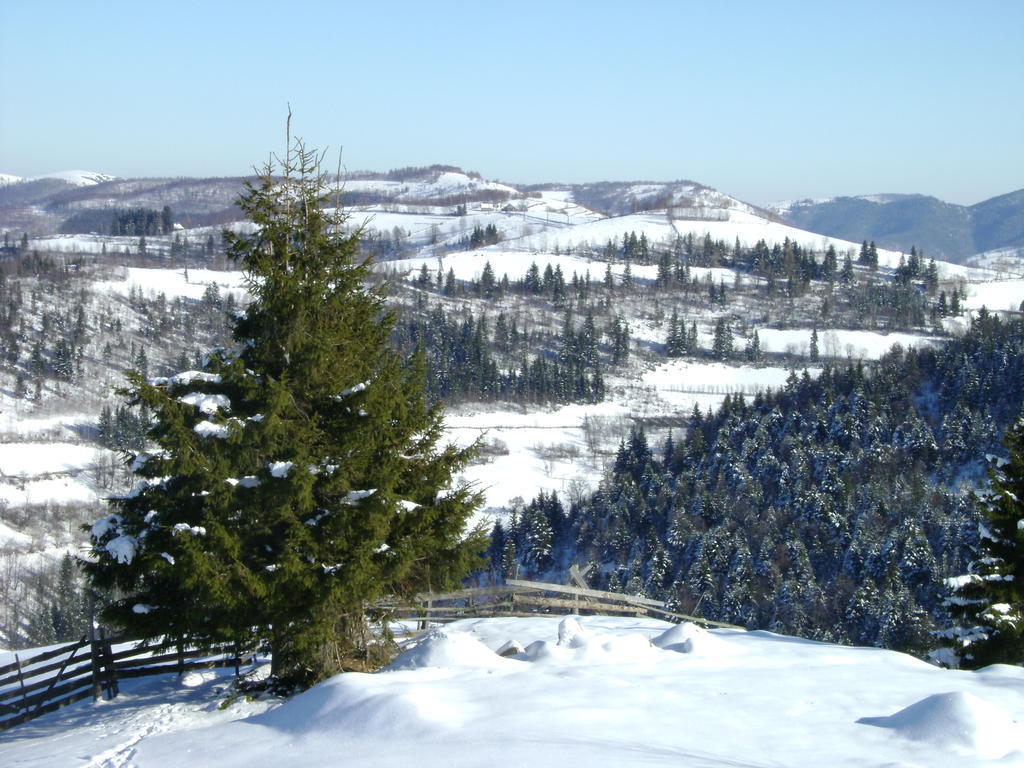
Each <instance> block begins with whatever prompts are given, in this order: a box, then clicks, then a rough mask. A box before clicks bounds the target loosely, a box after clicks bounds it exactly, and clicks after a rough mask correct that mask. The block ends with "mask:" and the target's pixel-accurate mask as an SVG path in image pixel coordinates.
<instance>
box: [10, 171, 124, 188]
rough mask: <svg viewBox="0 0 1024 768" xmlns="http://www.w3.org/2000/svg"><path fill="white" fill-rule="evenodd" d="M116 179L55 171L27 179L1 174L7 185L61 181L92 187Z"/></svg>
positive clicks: (88, 173) (75, 172) (102, 175)
mask: <svg viewBox="0 0 1024 768" xmlns="http://www.w3.org/2000/svg"><path fill="white" fill-rule="evenodd" d="M116 178H117V177H116V176H111V175H110V174H107V173H100V172H99V171H54V172H53V173H43V174H40V175H39V176H29V177H27V178H21V177H18V176H8V175H7V174H0V181H2V183H7V184H13V183H16V182H19V181H39V180H41V179H59V180H61V181H66V182H67V183H68V184H73V185H74V186H76V187H91V186H93V185H95V184H102V183H103V182H105V181H113V180H114V179H116Z"/></svg>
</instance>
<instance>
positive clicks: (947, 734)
mask: <svg viewBox="0 0 1024 768" xmlns="http://www.w3.org/2000/svg"><path fill="white" fill-rule="evenodd" d="M857 722H858V723H863V724H864V725H874V726H877V727H879V728H891V729H892V730H894V731H895V732H896V733H897V734H899V735H900V736H903V737H904V738H907V739H911V740H913V741H926V742H931V743H933V744H937V745H940V746H943V747H946V748H953V749H960V750H965V751H967V752H969V753H972V754H975V755H977V756H979V757H983V758H986V759H995V758H1001V757H1004V756H1006V755H1007V754H1008V753H1011V752H1015V751H1019V752H1021V758H1022V760H1024V728H1022V727H1021V726H1020V725H1018V724H1017V723H1016V722H1015V721H1014V720H1013V719H1012V718H1011V717H1010V716H1009V715H1008V714H1007V713H1006V712H1005V711H1003V710H1002V709H1000V708H999V707H997V706H996V705H995V704H992V703H990V702H988V701H985V699H982V698H979V697H978V696H975V695H973V694H970V693H964V692H961V691H954V692H951V693H936V694H934V695H932V696H928V697H927V698H924V699H921V701H918V702H917V703H915V704H911V705H910V706H909V707H906V708H905V709H901V710H900V711H899V712H897V713H896V714H894V715H889V716H888V717H862V718H860V719H859V720H858V721H857Z"/></svg>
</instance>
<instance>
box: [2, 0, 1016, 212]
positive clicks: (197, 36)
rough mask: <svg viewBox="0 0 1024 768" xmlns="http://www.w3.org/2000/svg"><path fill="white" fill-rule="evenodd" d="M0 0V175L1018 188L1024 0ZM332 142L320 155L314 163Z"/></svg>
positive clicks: (863, 189) (954, 195) (804, 192)
mask: <svg viewBox="0 0 1024 768" xmlns="http://www.w3.org/2000/svg"><path fill="white" fill-rule="evenodd" d="M288 6H289V7H288V9H286V8H285V4H284V3H279V2H261V1H260V0H254V1H251V2H245V3H241V2H237V3H236V2H217V1H216V0H210V1H209V2H206V3H192V2H187V1H186V2H176V3H146V2H131V3H122V2H94V3H84V2H46V1H45V0H41V1H40V2H34V3H29V2H25V1H24V0H0V172H6V173H14V174H17V175H23V176H28V175H37V174H41V173H45V172H51V171H57V170H66V169H87V170H96V171H102V172H106V173H112V174H115V175H119V176H196V175H204V176H206V175H237V174H242V173H246V172H247V171H249V169H250V168H251V167H252V166H253V165H254V164H258V163H260V162H261V161H262V160H264V159H265V158H266V157H267V155H268V153H269V152H270V151H271V150H277V151H279V150H280V149H281V148H282V146H283V141H284V139H283V137H284V118H285V114H286V111H287V104H289V103H290V104H291V108H292V111H293V113H294V120H293V126H294V132H295V133H298V134H300V135H302V136H303V137H304V138H305V139H306V140H307V142H308V143H309V144H312V145H314V146H321V147H324V146H328V147H330V148H331V150H332V152H333V153H336V152H337V151H338V149H339V148H343V162H344V164H345V166H346V167H347V168H348V169H349V170H357V169H373V170H387V169H389V168H396V167H401V166H407V165H428V164H432V163H448V164H453V165H459V166H461V167H463V168H466V169H469V170H475V171H478V172H480V173H482V174H483V175H484V176H485V177H487V178H495V179H501V180H504V181H510V182H520V183H529V182H539V181H567V182H579V181H598V180H607V179H651V180H671V179H692V180H695V181H699V182H701V183H704V184H708V185H709V186H713V187H715V188H717V189H720V190H722V191H724V192H727V193H729V194H732V195H735V196H737V197H740V198H742V199H744V200H748V201H750V202H755V203H764V202H769V201H773V200H779V199H783V198H790V197H808V196H810V197H820V196H833V195H855V194H867V193H875V192H921V193H924V194H931V195H935V196H937V197H940V198H942V199H944V200H948V201H950V202H956V203H974V202H978V201H980V200H983V199H986V198H988V197H992V196H994V195H998V194H1002V193H1005V192H1009V191H1012V190H1016V189H1019V188H1021V187H1024V2H1020V0H1004V1H1002V2H992V1H988V2H986V1H985V0H981V1H980V2H973V3H963V2H941V1H940V2H899V1H898V0H891V2H890V3H874V2H858V3H824V2H820V1H819V2H806V3H797V2H774V3H769V2H725V3H713V2H707V1H705V2H701V3H691V2H684V1H682V0H680V1H679V2H654V1H651V2H643V1H642V0H639V1H636V0H634V2H629V3H626V2H601V1H600V0H590V2H569V1H565V0H563V1H562V2H558V1H557V0H548V2H534V1H533V0H516V1H515V2H499V3H495V2H486V3H485V2H445V1H444V0H438V1H435V2H367V1H365V0H364V2H360V3H349V2H333V3H328V2H308V1H302V0H299V1H298V2H293V3H290V4H288ZM333 156H335V157H336V154H335V155H333Z"/></svg>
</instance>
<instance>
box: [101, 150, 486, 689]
mask: <svg viewBox="0 0 1024 768" xmlns="http://www.w3.org/2000/svg"><path fill="white" fill-rule="evenodd" d="M327 182H328V179H327V178H326V177H325V175H324V174H323V173H322V172H321V171H320V165H319V156H318V155H317V154H316V153H314V152H311V151H309V150H307V149H306V148H305V147H304V146H303V144H302V143H301V142H294V143H292V142H290V143H289V151H288V153H287V154H286V156H285V158H284V159H283V160H278V161H277V162H276V163H269V164H268V165H267V166H266V167H265V168H264V171H263V173H262V174H261V175H260V176H259V177H258V179H257V181H256V182H255V183H250V184H247V186H246V190H245V192H244V193H243V195H242V196H241V198H240V200H239V202H238V204H239V206H240V207H241V209H242V210H243V211H244V212H245V213H246V216H247V218H248V219H249V221H251V222H252V224H253V225H255V226H254V227H253V228H252V230H251V231H250V232H246V233H242V234H237V233H232V232H225V233H224V236H225V239H226V242H227V244H228V252H229V254H230V256H231V257H232V258H233V259H234V260H235V261H236V262H237V263H238V265H239V266H240V267H241V268H242V269H243V270H244V271H245V274H246V276H247V281H248V287H249V291H250V293H251V297H252V301H251V303H250V304H249V306H248V309H247V310H246V312H245V313H244V314H243V315H242V316H241V317H240V318H239V319H238V320H237V322H236V325H235V329H234V340H235V342H236V346H235V347H234V348H233V349H230V350H216V351H214V352H212V353H211V354H209V355H208V356H207V358H206V361H205V363H204V365H203V367H202V369H201V370H198V371H187V372H183V373H180V374H178V375H175V376H171V377H169V378H162V379H151V380H148V381H146V380H144V379H142V378H141V377H140V376H135V377H134V378H133V380H132V382H131V397H133V398H134V401H135V402H136V403H140V404H144V405H145V406H146V407H147V408H148V409H149V410H150V412H151V413H152V414H153V415H154V422H153V426H152V427H151V429H150V430H149V432H148V441H149V450H148V451H147V452H144V453H141V454H140V455H138V456H136V457H134V463H133V469H134V472H135V475H136V478H137V481H138V482H137V483H136V485H135V487H134V489H133V490H132V491H131V492H130V493H129V494H128V495H126V496H124V497H122V498H116V499H113V500H112V505H113V507H114V510H113V513H112V514H110V515H109V516H108V517H106V518H104V519H103V520H100V521H99V522H98V523H97V524H96V525H94V526H93V527H92V530H91V534H92V555H93V557H92V558H91V559H90V562H88V563H87V564H86V570H87V573H88V575H89V577H90V580H91V582H92V584H93V586H94V587H97V588H100V589H103V590H106V591H108V592H109V593H110V594H111V600H110V603H109V607H108V608H107V610H106V618H107V619H108V620H110V621H113V622H115V623H117V624H118V625H120V626H122V627H124V628H125V629H126V630H128V631H130V632H132V633H134V634H136V635H139V636H153V635H167V636H170V637H174V638H179V639H180V640H181V641H182V642H190V643H198V644H211V643H214V642H220V641H235V642H239V643H251V642H254V641H262V642H266V643H269V647H270V649H271V652H272V654H273V665H272V670H273V674H274V676H275V677H277V678H278V679H279V680H282V681H284V682H287V683H293V684H297V685H300V686H304V685H309V684H311V683H313V682H316V681H317V680H319V679H322V678H324V677H326V676H327V675H330V674H333V673H335V672H337V671H340V670H342V669H348V668H366V667H367V666H369V665H371V664H372V659H371V658H368V657H369V656H371V655H372V650H371V646H372V641H371V638H373V637H375V636H378V633H376V632H374V631H372V629H373V628H372V627H369V626H368V622H369V621H370V619H369V618H368V616H370V612H369V611H368V608H370V607H371V604H372V603H373V601H374V600H376V599H377V598H379V597H382V596H384V595H390V594H403V593H409V592H412V591H415V590H417V589H422V588H424V587H435V588H436V587H443V586H446V585H449V584H451V583H453V582H455V581H457V580H458V579H459V578H460V577H461V576H462V575H463V574H465V573H466V571H467V570H468V569H469V568H470V567H471V565H472V564H473V563H475V562H476V557H477V553H478V552H479V551H481V550H482V548H483V546H484V540H483V537H482V536H481V535H479V534H476V533H470V534H467V532H466V525H467V521H468V518H469V516H470V515H471V513H472V511H473V510H474V508H475V507H476V506H477V505H478V504H479V495H478V494H477V493H475V492H474V491H473V490H472V489H470V488H468V487H466V486H464V485H455V486H454V487H453V473H454V472H456V471H457V470H458V469H459V468H460V467H461V466H462V465H463V464H464V463H465V462H466V461H467V459H468V458H469V456H470V452H469V451H467V450H462V449H458V448H455V447H454V446H446V447H441V446H440V445H439V440H440V437H441V430H442V421H441V415H440V413H439V411H438V410H437V409H436V408H435V407H432V406H430V405H429V404H428V402H427V401H426V398H425V394H424V382H423V365H422V361H420V360H419V359H415V358H414V359H412V360H407V359H402V358H400V357H399V356H398V355H397V354H396V353H395V352H393V351H392V350H391V349H390V348H389V346H388V337H389V333H390V330H391V326H392V318H391V316H390V314H389V313H388V312H387V311H386V310H385V307H384V298H383V295H382V292H381V291H380V290H378V289H375V288H372V287H370V285H369V283H370V281H369V277H370V266H369V264H368V262H367V261H366V260H363V259H361V258H360V256H359V232H358V231H355V232H346V231H345V229H344V226H343V225H344V218H343V216H342V215H341V214H340V212H339V209H338V207H337V203H336V198H335V199H334V200H332V199H331V197H332V196H333V195H332V193H330V192H329V190H330V186H329V185H328V184H327ZM332 203H333V204H334V208H333V209H332V208H329V207H328V206H329V205H330V204H332Z"/></svg>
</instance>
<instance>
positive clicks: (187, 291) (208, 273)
mask: <svg viewBox="0 0 1024 768" xmlns="http://www.w3.org/2000/svg"><path fill="white" fill-rule="evenodd" d="M68 237H83V236H82V235H69V236H68ZM47 245H48V247H49V244H47ZM214 283H216V284H217V286H218V287H219V288H220V290H221V295H224V294H225V293H228V292H235V293H238V294H242V293H244V291H245V282H244V280H243V277H242V273H241V272H237V271H234V272H221V271H217V270H213V269H190V270H188V278H187V279H186V276H185V270H182V269H149V268H144V267H124V268H122V269H121V270H120V272H119V279H115V280H108V281H106V282H101V283H97V284H96V286H95V290H96V291H97V293H100V292H109V293H116V294H120V295H122V296H127V295H128V294H129V292H130V291H131V290H132V289H133V288H134V289H135V290H141V291H142V292H143V294H144V295H147V296H156V295H157V294H160V293H163V294H164V295H165V296H167V297H168V298H174V297H175V296H182V297H185V298H189V299H201V298H202V297H203V294H204V293H205V292H206V290H207V288H209V287H210V285H212V284H214Z"/></svg>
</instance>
